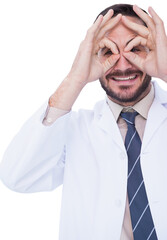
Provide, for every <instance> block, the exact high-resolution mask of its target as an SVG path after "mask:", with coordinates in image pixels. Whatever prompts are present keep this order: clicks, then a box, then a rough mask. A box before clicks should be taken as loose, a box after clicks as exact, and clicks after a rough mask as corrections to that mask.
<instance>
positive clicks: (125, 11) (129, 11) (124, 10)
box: [96, 4, 148, 26]
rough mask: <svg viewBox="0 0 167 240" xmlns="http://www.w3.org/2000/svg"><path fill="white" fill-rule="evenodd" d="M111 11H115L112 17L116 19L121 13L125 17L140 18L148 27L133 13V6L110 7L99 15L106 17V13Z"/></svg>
mask: <svg viewBox="0 0 167 240" xmlns="http://www.w3.org/2000/svg"><path fill="white" fill-rule="evenodd" d="M110 9H113V10H114V14H113V16H112V17H115V16H117V15H118V14H119V13H121V14H122V15H124V16H129V17H136V18H139V19H140V20H141V21H142V22H143V23H144V25H145V26H147V25H146V23H145V22H144V21H143V20H142V19H141V18H140V17H139V16H138V15H137V14H136V13H135V12H134V11H133V5H131V4H115V5H112V6H110V7H108V8H106V9H104V10H103V11H102V12H101V13H100V14H99V15H103V16H104V15H106V13H107V12H108V11H109V10H110ZM141 10H142V11H143V12H145V13H147V12H146V11H145V10H143V9H141ZM147 14H148V13H147ZM99 15H98V16H99ZM98 16H97V18H98ZM97 18H96V19H97Z"/></svg>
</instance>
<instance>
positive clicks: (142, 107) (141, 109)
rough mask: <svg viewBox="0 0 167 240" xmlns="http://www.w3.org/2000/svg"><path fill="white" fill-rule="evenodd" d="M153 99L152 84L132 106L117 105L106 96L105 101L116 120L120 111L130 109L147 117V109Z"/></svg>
mask: <svg viewBox="0 0 167 240" xmlns="http://www.w3.org/2000/svg"><path fill="white" fill-rule="evenodd" d="M153 100H154V86H153V84H152V86H151V90H150V92H149V93H148V94H147V95H146V96H145V97H144V98H142V99H141V100H140V101H139V102H137V103H136V104H135V105H134V106H128V107H124V106H122V105H119V104H117V103H115V102H113V101H111V100H110V99H109V98H108V96H107V97H106V101H107V103H108V105H109V107H110V109H111V111H112V113H113V115H114V118H115V120H116V121H117V120H118V118H119V115H120V113H121V112H122V111H131V110H132V109H133V110H135V111H136V112H138V113H139V114H140V115H141V116H142V117H144V118H145V119H147V116H148V111H149V109H150V107H151V104H152V102H153Z"/></svg>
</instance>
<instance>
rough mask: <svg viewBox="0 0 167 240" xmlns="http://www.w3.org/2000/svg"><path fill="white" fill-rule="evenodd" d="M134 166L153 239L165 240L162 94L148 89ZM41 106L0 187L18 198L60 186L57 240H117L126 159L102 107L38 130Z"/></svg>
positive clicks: (166, 131)
mask: <svg viewBox="0 0 167 240" xmlns="http://www.w3.org/2000/svg"><path fill="white" fill-rule="evenodd" d="M154 85H155V99H154V102H153V104H152V106H151V108H150V111H149V114H148V120H147V124H146V128H145V133H144V138H143V143H142V149H141V166H142V171H143V177H144V181H145V187H146V191H147V195H148V199H149V203H150V208H151V212H152V216H153V220H154V224H155V228H156V232H157V235H158V239H159V240H166V239H167V92H165V91H164V90H162V89H160V87H159V86H157V84H155V83H154ZM45 110H46V105H45V106H43V107H42V108H41V109H40V110H39V111H38V112H37V113H36V114H35V115H34V116H33V117H31V118H30V119H29V120H28V121H27V122H26V123H25V125H24V126H23V127H22V129H21V130H20V132H19V133H18V135H17V136H16V137H15V138H14V139H13V141H12V142H11V144H10V145H9V147H8V149H7V151H6V153H5V155H4V159H3V161H2V163H1V167H0V177H1V179H2V181H3V182H4V183H5V184H6V185H7V186H8V187H9V188H10V189H12V190H14V191H19V192H37V191H50V190H52V189H55V188H56V187H57V186H59V185H60V184H62V183H63V194H62V208H61V219H60V238H59V239H60V240H119V239H120V234H121V229H122V222H123V218H124V210H125V202H126V194H127V154H126V150H125V147H124V143H123V140H122V137H121V134H120V131H119V129H118V127H117V124H116V122H115V120H114V117H113V115H112V112H111V111H110V109H109V107H108V105H107V104H106V102H105V101H101V102H99V103H97V104H96V106H95V108H94V110H93V111H92V110H80V111H79V112H78V113H75V112H70V113H68V114H66V115H65V116H63V117H61V118H59V119H58V120H57V121H56V122H55V123H54V124H53V125H52V126H49V127H46V126H44V125H42V119H43V116H44V113H45Z"/></svg>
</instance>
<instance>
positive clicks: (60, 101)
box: [0, 11, 121, 192]
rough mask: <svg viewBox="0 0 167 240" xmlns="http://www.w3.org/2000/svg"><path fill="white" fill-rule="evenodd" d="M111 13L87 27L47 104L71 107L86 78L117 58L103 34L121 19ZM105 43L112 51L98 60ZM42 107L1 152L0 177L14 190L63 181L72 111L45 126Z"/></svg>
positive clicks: (44, 188) (49, 186)
mask: <svg viewBox="0 0 167 240" xmlns="http://www.w3.org/2000/svg"><path fill="white" fill-rule="evenodd" d="M112 14H113V12H112V11H109V12H108V13H107V14H106V16H104V17H102V16H99V18H98V19H97V21H96V22H95V23H94V24H93V26H92V27H91V28H90V29H89V30H88V32H87V35H86V37H85V39H84V41H83V42H82V43H81V45H80V48H79V51H78V54H77V56H76V58H75V61H74V63H73V65H72V68H71V71H70V73H69V74H68V76H67V77H66V78H65V79H64V81H63V82H62V83H61V85H60V86H59V88H58V89H57V90H56V92H55V93H53V95H52V96H51V97H50V99H49V105H50V107H54V108H57V109H62V110H65V111H70V110H71V108H72V105H73V103H74V101H75V100H76V98H77V96H78V95H79V93H80V91H81V90H82V88H83V87H84V86H85V85H86V84H87V83H88V82H91V81H95V80H97V79H98V78H99V77H100V76H101V75H102V74H103V73H104V72H105V71H107V70H108V69H109V68H110V67H112V66H113V65H114V64H115V62H116V61H117V59H118V58H119V54H117V53H118V50H117V48H116V46H114V44H113V43H112V42H111V41H108V40H107V39H106V38H104V34H105V32H106V31H107V30H108V29H111V27H114V26H115V25H116V24H117V23H118V22H119V21H120V19H121V15H118V16H117V17H115V18H113V19H111V16H112ZM105 46H106V47H107V48H111V49H112V52H113V53H115V54H114V55H112V56H111V57H109V58H108V59H107V60H106V62H105V63H103V64H101V63H100V61H99V59H98V54H97V53H98V51H99V50H100V48H103V47H105ZM45 109H46V105H44V106H43V107H42V108H41V109H40V110H39V111H37V113H36V114H34V115H33V116H32V117H31V118H30V119H29V120H28V121H27V122H26V123H25V124H24V125H23V127H22V128H21V130H20V132H19V133H18V134H17V135H16V136H15V138H14V139H13V140H12V142H11V143H10V145H9V147H8V149H7V150H6V152H5V154H4V158H3V161H2V163H1V166H0V178H1V180H2V181H3V182H4V183H5V184H6V185H7V186H8V187H9V188H10V189H12V190H14V191H18V192H38V191H49V190H52V189H55V188H56V187H57V186H59V185H60V184H62V183H63V174H64V166H65V160H66V139H67V136H66V133H67V132H68V127H69V124H70V118H71V114H72V113H71V112H69V113H67V114H65V115H64V116H62V117H60V118H58V119H57V120H56V121H55V123H54V124H52V125H51V126H49V127H46V126H44V125H43V124H42V121H43V119H44V113H45ZM68 137H70V136H68Z"/></svg>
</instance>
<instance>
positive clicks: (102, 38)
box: [70, 6, 167, 84]
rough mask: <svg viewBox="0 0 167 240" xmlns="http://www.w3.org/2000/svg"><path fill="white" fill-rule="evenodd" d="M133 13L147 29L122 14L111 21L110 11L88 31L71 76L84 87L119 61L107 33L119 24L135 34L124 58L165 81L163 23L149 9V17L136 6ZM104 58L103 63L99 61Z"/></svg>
mask: <svg viewBox="0 0 167 240" xmlns="http://www.w3.org/2000/svg"><path fill="white" fill-rule="evenodd" d="M133 10H134V11H135V13H136V14H137V15H138V16H139V18H140V19H141V20H142V21H143V22H145V23H146V25H147V27H146V26H144V24H138V23H136V22H134V21H131V20H130V19H129V18H128V17H126V16H122V15H121V14H118V15H117V16H116V17H113V18H112V16H113V14H114V12H113V10H109V11H108V12H107V14H106V15H105V16H102V15H100V16H99V17H98V18H97V20H96V22H95V23H94V24H93V25H92V26H91V27H90V28H89V29H88V31H87V34H86V37H85V39H84V40H83V42H82V43H81V45H80V48H79V51H78V54H77V56H76V58H75V61H74V63H73V66H72V69H71V72H70V74H72V75H75V77H77V78H78V79H80V81H81V82H83V83H84V84H86V83H87V82H91V81H95V80H97V79H98V78H100V77H101V76H102V75H103V74H104V73H105V72H107V71H108V70H109V69H110V68H112V67H113V66H114V65H115V64H116V63H117V61H118V60H119V58H120V52H119V49H118V46H116V44H115V43H114V42H113V41H111V40H110V39H109V38H108V37H107V34H106V33H107V32H109V31H112V29H114V27H116V26H117V24H118V23H119V22H122V23H123V24H124V26H125V27H127V28H128V29H130V30H132V31H133V32H134V33H135V34H136V37H134V39H133V40H132V41H130V42H129V43H128V44H127V46H125V48H124V51H123V53H122V54H123V56H124V57H125V58H126V59H127V60H128V61H129V62H131V63H132V64H133V65H134V66H135V67H136V68H138V69H140V70H141V71H142V72H144V73H146V74H148V75H150V76H153V77H158V78H161V79H163V80H164V81H167V67H166V66H167V36H166V33H165V28H164V24H163V21H162V20H161V18H160V17H159V16H158V14H157V13H156V12H155V11H154V10H153V8H151V7H149V9H148V11H149V14H150V15H148V14H146V13H145V12H143V11H142V10H141V9H140V8H139V7H137V6H134V7H133ZM134 49H135V51H134ZM138 51H145V53H146V54H145V55H144V57H143V56H141V55H140V54H138ZM104 55H105V59H103V61H101V58H102V57H103V56H104Z"/></svg>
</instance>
